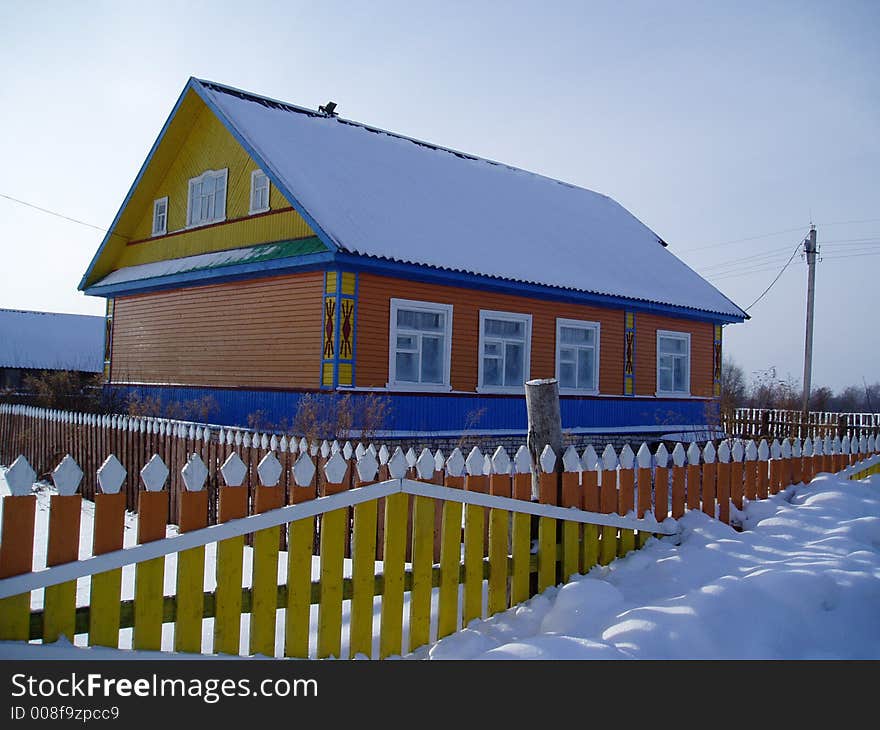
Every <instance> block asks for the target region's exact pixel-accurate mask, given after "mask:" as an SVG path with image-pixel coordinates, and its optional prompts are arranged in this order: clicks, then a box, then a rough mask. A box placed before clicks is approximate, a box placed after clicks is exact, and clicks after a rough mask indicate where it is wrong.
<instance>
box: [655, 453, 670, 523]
mask: <svg viewBox="0 0 880 730" xmlns="http://www.w3.org/2000/svg"><path fill="white" fill-rule="evenodd" d="M654 464H655V467H654V519H655V520H657V522H663V520H665V519H666V518H667V517H668V516H669V451H668V450H667V448H666V445H665V444H662V443H661V444H660V445H659V446H658V447H657V451H655V452H654Z"/></svg>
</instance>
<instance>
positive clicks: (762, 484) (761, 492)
mask: <svg viewBox="0 0 880 730" xmlns="http://www.w3.org/2000/svg"><path fill="white" fill-rule="evenodd" d="M769 462H770V447H769V446H768V445H767V439H761V443H760V444H758V484H757V488H758V499H767V497H768V496H769V481H768V468H769Z"/></svg>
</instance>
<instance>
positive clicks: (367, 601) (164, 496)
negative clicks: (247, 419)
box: [0, 412, 880, 658]
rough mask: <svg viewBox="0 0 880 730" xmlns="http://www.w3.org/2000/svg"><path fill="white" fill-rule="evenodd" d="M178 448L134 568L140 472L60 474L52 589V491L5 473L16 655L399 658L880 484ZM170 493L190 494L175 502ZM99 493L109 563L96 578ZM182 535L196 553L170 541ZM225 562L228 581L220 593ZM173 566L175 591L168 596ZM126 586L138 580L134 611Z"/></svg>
mask: <svg viewBox="0 0 880 730" xmlns="http://www.w3.org/2000/svg"><path fill="white" fill-rule="evenodd" d="M16 418H18V421H17V422H18V423H22V422H25V423H27V421H26V420H25V419H28V418H31V419H33V420H36V421H40V419H42V420H46V419H44V418H43V416H42V414H28V413H26V412H25V413H17V414H16ZM40 422H42V421H40ZM52 423H53V421H51V420H50V421H49V426H47V428H49V429H51V428H54V426H53V425H52ZM175 438H177V441H178V442H177V443H174V444H173V449H172V452H171V453H174V454H178V455H180V456H182V457H183V458H182V459H181V461H184V462H185V463H184V465H183V467H182V468H181V469H179V470H177V471H176V473H172V472H169V469H168V467H167V466H166V464H165V462H164V461H163V459H162V458H161V457H160V456H159V455H158V454H154V455H153V456H152V457H150V458H149V460H148V461H147V463H146V465H145V466H143V468H141V469H140V470H139V471H138V472H137V476H138V480H139V489H138V491H137V493H136V507H137V513H138V514H137V544H136V545H132V546H129V547H123V542H124V540H123V533H124V526H125V520H126V503H127V496H126V488H127V487H126V485H130V484H131V473H130V472H129V471H128V470H127V469H126V468H125V466H124V465H123V463H122V462H121V461H120V460H119V459H117V457H116V456H115V455H113V454H111V455H110V456H108V457H107V458H106V459H105V460H104V461H103V463H102V464H101V465H100V467H99V468H97V469H96V470H95V471H91V470H90V469H87V470H85V471H86V472H87V473H88V474H89V476H88V478H87V479H86V480H85V481H86V484H84V483H83V480H84V476H85V474H84V470H83V469H81V468H80V466H79V464H78V463H77V460H76V459H74V458H73V457H72V456H71V455H69V454H68V455H67V456H65V457H64V458H63V459H62V460H61V462H60V463H59V464H58V465H57V466H56V467H55V469H54V470H52V472H51V477H52V480H53V481H54V484H55V487H56V491H57V494H52V495H51V497H49V514H48V537H47V545H46V565H47V567H46V568H45V569H42V570H36V571H34V570H32V567H33V564H34V556H35V553H34V549H35V545H34V542H35V529H36V528H35V525H36V511H37V499H36V496H35V495H34V494H33V484H34V481H35V479H36V478H37V475H36V473H35V472H34V470H33V469H32V468H31V466H30V464H29V463H28V460H27V459H26V458H25V457H24V456H19V457H18V458H16V459H15V460H14V461H13V463H12V464H11V466H10V467H9V468H8V469H6V471H5V473H4V476H5V480H6V482H7V484H8V486H9V489H10V491H11V495H10V496H6V497H4V498H3V515H2V523H0V639H2V640H22V641H28V640H38V641H43V642H52V641H55V640H57V639H58V638H59V637H60V636H62V635H63V636H66V637H68V638H69V639H73V637H75V636H80V637H83V636H84V637H86V640H87V641H88V643H89V644H90V645H94V646H108V647H120V646H122V645H126V646H127V637H126V641H125V642H124V641H123V632H125V631H127V630H129V629H130V630H131V641H130V643H131V646H132V648H135V649H145V650H159V649H163V648H164V649H166V650H167V649H170V648H173V649H174V650H175V651H179V652H195V653H214V654H233V655H236V654H246V655H265V656H286V657H301V658H307V657H317V658H325V657H356V656H365V657H371V658H386V657H389V656H394V655H399V654H403V653H406V652H412V651H414V650H415V649H417V648H419V647H421V646H424V645H425V644H428V643H429V642H431V641H434V640H436V639H439V638H442V637H444V636H447V635H449V634H451V633H453V632H455V631H458V630H460V629H461V628H462V627H464V626H466V625H467V624H468V623H469V622H470V621H471V620H473V619H476V618H480V617H486V616H490V615H493V614H495V613H498V612H500V611H504V610H506V609H508V608H510V607H512V606H515V605H517V604H518V603H521V602H522V601H524V600H527V599H528V598H529V597H531V596H533V595H535V594H537V593H539V592H542V591H544V590H545V589H546V588H548V587H550V586H553V585H556V584H559V583H562V582H565V581H566V580H568V579H569V578H570V577H571V576H573V575H576V574H583V573H587V572H589V571H590V570H591V569H592V568H593V566H595V565H597V564H599V565H607V564H609V563H610V562H612V561H613V560H615V559H616V558H618V557H622V556H625V555H626V554H627V553H628V552H629V551H631V550H633V549H637V548H639V547H641V546H642V545H644V544H645V542H646V541H647V539H648V538H649V537H650V536H652V535H674V534H676V533H677V532H678V529H679V528H678V524H677V522H676V520H677V519H678V518H680V517H681V516H682V515H684V514H685V512H686V511H687V510H701V511H703V512H704V513H706V514H707V515H709V516H712V517H715V518H717V519H719V520H722V521H724V522H727V523H731V524H734V525H735V526H738V525H739V522H738V519H739V514H740V511H741V510H742V509H743V508H744V505H745V503H746V502H748V501H754V500H758V499H764V498H767V497H768V496H771V495H773V494H776V493H778V492H779V491H781V490H783V489H785V488H786V487H787V486H789V485H792V484H800V483H809V482H810V481H811V479H812V478H813V477H814V476H815V475H816V474H818V473H820V472H840V473H842V474H844V475H846V476H848V477H850V478H852V479H861V478H865V477H866V476H868V475H870V474H875V473H878V472H880V454H878V451H880V439H876V438H875V437H874V436H873V435H872V436H862V437H861V438H855V437H854V438H849V437H848V436H846V437H844V438H843V439H837V438H835V439H831V438H830V436H828V437H826V438H825V439H817V440H816V442H815V443H813V442H812V441H811V440H810V439H809V438H808V439H806V440H805V441H804V442H803V443H801V442H800V441H799V440H797V439H795V440H793V441H788V440H783V441H782V442H781V443H780V442H778V441H774V442H773V443H772V444H768V443H767V442H766V441H761V442H760V443H757V444H756V443H755V442H753V441H748V442H742V441H722V442H720V443H718V444H717V446H716V444H714V443H712V442H709V443H707V444H705V445H704V446H703V447H699V446H698V445H697V444H696V443H692V444H690V446H689V447H688V448H687V449H685V447H684V446H683V445H682V444H676V446H675V447H674V449H672V451H671V453H670V452H668V451H667V449H666V447H665V446H664V445H662V444H661V445H660V446H659V447H658V448H657V449H656V450H655V451H654V452H653V453H652V452H651V451H649V450H648V447H647V445H645V444H643V445H642V446H641V448H639V450H638V452H637V453H634V452H633V451H632V449H630V448H629V447H628V446H626V447H624V448H623V449H622V450H621V451H620V452H619V453H618V452H616V451H615V449H614V448H613V447H611V446H610V445H608V446H606V447H605V449H604V450H603V451H602V453H601V455H600V454H597V453H596V451H595V450H594V449H593V448H592V447H591V446H588V447H586V449H584V451H583V453H581V454H579V453H578V452H577V451H576V450H575V449H574V448H573V447H569V448H568V449H566V450H565V452H564V453H563V454H562V455H561V463H560V464H558V463H557V462H558V461H560V459H559V458H558V456H557V454H555V453H554V452H553V450H552V449H550V448H549V447H546V448H545V449H544V450H543V451H542V452H541V454H540V456H539V458H538V459H537V463H536V464H535V463H534V461H533V458H532V455H531V454H530V452H529V451H528V450H527V449H526V448H525V447H524V446H523V447H521V448H520V449H519V450H518V451H517V452H516V454H515V455H514V458H513V459H511V458H510V456H509V455H508V453H507V452H506V451H505V450H504V449H503V448H501V447H499V448H498V449H496V450H495V451H494V452H493V453H492V454H491V455H490V454H483V453H481V452H480V450H479V449H476V448H475V449H473V450H472V451H471V452H470V453H469V454H468V455H467V457H465V456H464V455H463V454H462V453H461V452H460V451H459V450H458V449H456V450H454V451H453V452H452V454H450V455H449V457H448V458H444V456H443V455H442V454H440V453H439V452H437V453H434V454H432V453H431V452H429V451H428V450H426V449H425V450H422V452H421V454H419V455H417V456H416V455H415V454H414V453H413V452H410V453H408V454H404V453H403V451H401V450H400V449H396V450H395V451H394V452H393V453H388V450H387V449H385V448H382V449H379V450H377V449H375V448H374V447H373V446H368V447H364V446H363V445H360V446H358V447H357V448H356V449H353V448H351V446H350V445H349V444H345V445H344V446H339V445H336V446H335V447H331V446H329V445H327V444H323V445H321V446H319V447H318V446H315V445H309V444H305V445H304V446H302V447H298V448H297V449H296V450H295V451H294V449H293V448H292V447H293V446H294V444H293V442H290V443H289V444H288V446H289V447H291V448H281V446H283V445H284V444H285V443H286V442H284V441H281V443H280V444H279V445H278V447H273V444H274V443H275V442H274V441H273V440H271V439H269V440H266V444H265V445H264V444H261V448H262V455H261V458H260V459H259V461H258V462H256V461H255V460H254V459H253V454H254V452H253V451H245V450H244V449H242V448H240V447H239V446H243V444H239V445H234V444H227V445H228V446H229V450H228V451H227V452H226V453H225V454H224V455H223V456H224V457H225V458H223V459H222V461H221V460H220V459H219V458H218V453H217V452H216V451H208V453H209V454H211V456H212V458H216V459H217V462H216V463H212V462H210V461H209V463H207V464H206V463H205V460H204V459H203V455H204V454H205V453H206V448H207V444H208V434H207V433H203V434H202V438H203V439H204V442H203V443H201V444H199V443H198V439H196V440H195V441H192V439H191V435H189V434H182V433H181V435H180V436H179V437H175ZM191 441H192V444H190V442H191ZM181 445H183V446H184V447H186V448H185V449H184V448H181ZM221 445H222V444H221ZM190 446H191V448H190ZM89 449H91V450H90V451H89V452H88V453H91V454H92V455H93V456H94V451H93V449H92V447H91V446H89ZM93 456H92V457H91V458H93ZM243 456H244V457H246V458H242V457H243ZM129 463H131V462H129ZM134 463H138V462H134ZM178 463H180V462H178ZM533 466H534V468H535V470H536V476H535V478H536V481H535V483H534V485H533V475H532V470H533ZM557 467H559V468H557ZM215 468H216V473H217V475H218V479H220V480H222V483H221V484H219V485H216V488H217V494H216V497H217V505H216V514H215V515H214V518H213V519H209V517H211V515H210V514H209V512H210V509H209V499H208V496H209V495H208V490H207V489H206V482H208V481H209V479H210V477H211V475H212V474H214V473H215ZM170 477H174V478H176V479H177V480H178V481H179V484H181V485H182V488H181V489H180V490H179V491H177V492H176V493H175V492H172V491H170V489H169V482H170V481H171V480H170ZM86 485H88V487H89V493H90V494H91V495H93V500H94V512H93V515H94V517H93V535H91V545H92V548H91V553H90V556H89V557H86V558H84V559H80V544H81V535H80V525H81V511H82V502H83V499H84V497H83V493H84V492H85V491H86V490H85V488H84V487H85V486H86ZM129 498H130V495H129ZM172 513H173V516H174V519H173V520H172V519H170V518H171V516H172ZM172 522H173V524H176V525H177V527H178V529H177V533H178V534H176V535H173V536H171V537H167V536H166V533H167V525H168V524H170V523H172ZM209 548H210V549H211V551H212V553H211V554H212V555H213V556H214V559H215V563H214V571H213V573H214V574H213V576H211V577H212V579H213V580H207V581H206V577H205V576H206V560H207V558H206V555H207V552H208V549H209ZM282 558H283V559H282ZM172 559H173V560H174V561H175V562H176V575H175V580H174V590H173V591H171V593H170V594H168V595H166V591H165V586H166V581H165V573H166V570H168V567H169V566H170V564H171V561H172ZM285 563H286V568H285V569H284V570H280V568H281V566H282V565H284V564H285ZM248 565H249V566H250V567H251V571H250V577H249V578H246V577H245V568H246V566H248ZM129 566H133V567H129ZM124 570H127V571H129V572H130V571H132V570H133V572H134V580H133V585H132V586H130V588H131V590H130V591H128V592H124V584H123V571H124ZM279 573H281V575H279ZM80 579H85V580H87V581H88V583H89V591H88V599H87V600H82V599H81V600H79V601H78V599H77V581H78V580H80ZM40 590H42V591H44V596H43V607H42V608H40V609H38V610H35V609H34V608H33V607H32V593H33V592H34V591H40ZM129 594H130V595H129ZM206 620H210V621H211V622H212V625H208V624H206V623H205V621H206ZM243 627H244V631H243ZM245 633H246V634H247V637H248V640H247V642H246V643H247V645H246V646H244V647H242V643H243V642H242V639H243V637H244V634H245ZM169 635H170V637H171V639H172V641H171V642H170V645H169V642H168V637H169ZM163 636H164V638H165V642H164V643H163Z"/></svg>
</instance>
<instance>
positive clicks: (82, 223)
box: [0, 193, 127, 238]
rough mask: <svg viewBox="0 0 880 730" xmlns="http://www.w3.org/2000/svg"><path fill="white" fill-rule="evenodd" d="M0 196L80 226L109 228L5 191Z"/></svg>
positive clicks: (117, 234)
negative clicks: (15, 196)
mask: <svg viewBox="0 0 880 730" xmlns="http://www.w3.org/2000/svg"><path fill="white" fill-rule="evenodd" d="M0 198H6V200H11V201H12V202H13V203H18V204H19V205H25V206H27V207H28V208H33V209H34V210H39V211H40V212H42V213H48V214H49V215H54V216H56V217H57V218H63V219H64V220H66V221H70V222H71V223H78V224H79V225H81V226H87V227H88V228H94V229H95V230H96V231H101V232H102V233H109V232H110V231H109V229H107V228H102V227H101V226H96V225H94V224H93V223H86V222H85V221H81V220H79V219H77V218H71V217H70V216H69V215H64V214H63V213H58V212H57V211H54V210H49V209H48V208H43V207H41V206H39V205H34V204H33V203H28V202H27V201H26V200H19V199H18V198H13V197H12V196H11V195H6V194H5V193H0ZM113 235H114V236H119V237H120V238H127V236H122V235H121V234H119V233H114V234H113Z"/></svg>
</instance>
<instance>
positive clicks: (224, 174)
mask: <svg viewBox="0 0 880 730" xmlns="http://www.w3.org/2000/svg"><path fill="white" fill-rule="evenodd" d="M228 177H229V168H227V167H224V168H223V169H222V170H205V171H204V172H203V173H202V174H201V175H199V176H198V177H191V178H190V179H189V184H188V185H187V190H186V227H187V228H200V227H201V226H209V225H211V224H213V223H222V222H223V221H225V220H226V198H227V195H228V192H229V186H228V185H227V183H228ZM208 178H218V179H219V178H222V179H223V215H222V216H218V215H217V214H216V209H217V203H216V200H215V202H214V211H215V212H214V217H213V218H211V219H210V220H205V221H199V222H198V223H193V222H192V202H193V200H192V190H193V185H195V184H197V183H200V182H202V181H203V180H206V179H208Z"/></svg>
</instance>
